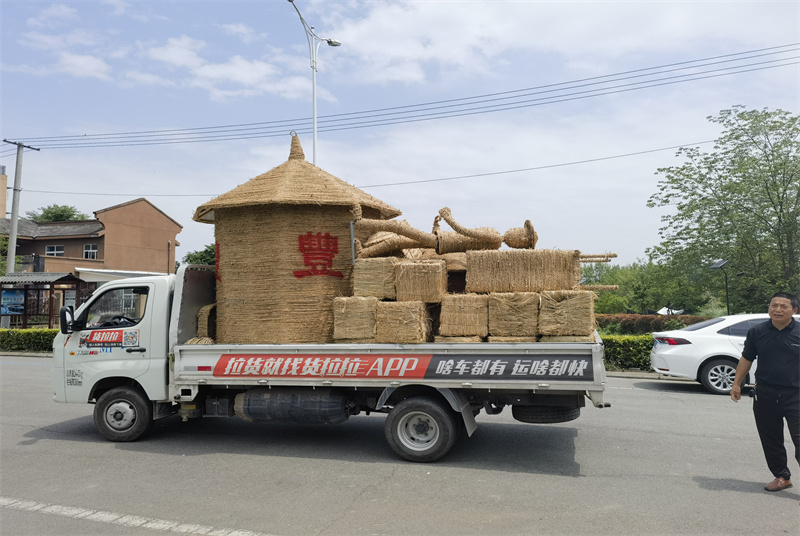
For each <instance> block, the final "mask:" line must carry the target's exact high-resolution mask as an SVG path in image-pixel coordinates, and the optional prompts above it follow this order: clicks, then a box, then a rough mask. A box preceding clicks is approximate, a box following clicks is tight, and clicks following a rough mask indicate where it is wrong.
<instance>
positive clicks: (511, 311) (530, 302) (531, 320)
mask: <svg viewBox="0 0 800 536" xmlns="http://www.w3.org/2000/svg"><path fill="white" fill-rule="evenodd" d="M489 333H490V334H491V335H492V336H493V337H527V338H531V337H532V338H534V339H535V338H536V336H537V335H538V334H539V294H538V293H536V292H495V293H492V294H489Z"/></svg>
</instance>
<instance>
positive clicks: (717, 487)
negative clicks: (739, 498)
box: [692, 476, 797, 501]
mask: <svg viewBox="0 0 800 536" xmlns="http://www.w3.org/2000/svg"><path fill="white" fill-rule="evenodd" d="M692 480H694V481H695V482H697V484H698V485H699V486H700V487H701V488H703V489H707V490H710V491H738V492H741V493H757V494H759V495H760V494H767V495H774V496H775V497H779V498H783V499H789V500H791V501H796V500H797V493H793V492H792V490H791V489H789V490H785V491H779V492H775V493H772V492H769V491H766V490H765V489H764V484H765V483H766V482H748V481H746V480H737V479H735V478H708V477H705V476H696V477H694V478H692Z"/></svg>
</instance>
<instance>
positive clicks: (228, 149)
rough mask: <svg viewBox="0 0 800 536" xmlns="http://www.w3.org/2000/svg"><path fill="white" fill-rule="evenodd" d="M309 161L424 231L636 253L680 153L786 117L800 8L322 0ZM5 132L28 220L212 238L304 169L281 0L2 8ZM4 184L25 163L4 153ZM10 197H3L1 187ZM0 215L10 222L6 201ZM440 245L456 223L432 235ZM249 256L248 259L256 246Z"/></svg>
mask: <svg viewBox="0 0 800 536" xmlns="http://www.w3.org/2000/svg"><path fill="white" fill-rule="evenodd" d="M295 5H296V6H297V8H298V9H299V10H300V13H301V14H302V16H303V18H304V19H305V20H306V21H307V22H308V24H309V25H311V26H314V27H315V31H316V33H317V35H318V36H320V37H321V38H324V39H328V38H331V39H335V40H337V41H339V42H341V43H342V44H341V46H338V47H329V46H327V44H326V43H325V42H322V43H321V45H320V48H319V52H318V72H317V99H316V100H317V107H318V120H317V125H318V129H319V132H318V139H317V146H316V153H317V158H316V164H317V165H318V166H319V167H320V168H322V169H324V170H325V171H327V172H328V173H331V174H332V175H334V176H336V177H339V178H340V179H342V180H345V181H347V182H348V183H350V184H353V185H355V186H357V187H359V188H362V189H363V190H364V191H366V192H367V193H369V194H371V195H373V196H375V197H377V198H379V199H381V200H382V201H384V202H386V203H388V204H390V205H392V206H394V207H396V208H398V209H399V210H401V211H402V212H403V216H401V219H406V220H408V221H409V223H411V224H412V225H413V226H415V227H417V228H418V229H421V230H423V231H430V230H431V226H432V224H433V220H434V218H435V216H436V215H437V214H438V211H439V210H440V209H441V208H443V207H449V208H450V209H451V211H452V214H453V217H454V218H455V219H456V220H457V221H458V222H459V223H460V224H461V225H464V226H466V227H493V228H495V229H497V230H499V231H500V232H501V233H504V232H505V231H506V230H508V229H510V228H514V227H521V226H522V225H523V223H524V221H525V220H531V222H532V223H533V225H534V228H535V229H536V231H537V233H538V235H539V244H538V246H537V247H539V248H554V249H579V250H581V251H582V252H584V253H604V252H612V253H617V254H618V257H617V259H616V260H615V263H617V264H621V265H626V264H630V263H632V262H636V261H638V260H644V259H646V250H647V248H649V247H652V246H655V245H657V244H658V243H659V234H658V231H659V228H660V227H661V225H662V223H661V218H662V216H663V215H664V214H667V213H668V211H669V210H670V209H669V208H648V207H647V200H648V198H649V197H650V196H651V195H653V194H654V193H655V192H656V191H658V181H659V175H658V174H657V170H658V169H659V168H664V167H669V166H677V165H680V164H682V163H683V162H682V161H681V160H680V159H679V158H678V157H677V156H676V152H677V148H678V147H680V146H687V147H688V146H698V147H700V148H701V149H702V150H704V151H711V150H713V143H710V142H711V141H712V140H714V139H715V138H717V137H719V135H720V130H719V127H718V125H716V124H714V123H712V122H710V121H708V119H707V118H708V117H709V116H715V115H717V114H718V113H719V112H720V111H721V110H723V109H728V108H731V107H732V106H734V105H743V106H745V107H747V108H748V109H763V108H769V109H783V110H787V111H789V112H792V113H795V114H797V113H798V112H800V68H799V67H798V56H799V55H798V50H799V49H800V46H798V43H800V2H796V1H794V0H787V1H770V0H759V1H702V0H696V1H691V2H686V1H660V2H659V1H655V2H651V1H620V2H610V1H581V2H572V1H558V2H541V1H480V0H474V1H447V0H440V1H428V0H426V1H404V0H398V1H364V0H342V1H333V0H325V1H313V0H296V1H295ZM0 20H1V22H0V24H1V25H2V26H0V30H2V32H1V33H2V37H1V38H0V39H1V40H2V41H1V45H2V55H1V57H0V77H1V78H0V91H1V93H0V100H1V101H2V104H1V105H0V113H1V114H2V115H1V116H0V136H2V138H5V139H8V140H11V141H17V142H22V143H25V144H27V145H30V146H32V147H36V148H39V149H40V150H39V151H32V150H26V151H25V152H24V153H23V166H22V191H21V194H20V214H21V215H24V214H25V212H27V211H33V210H36V209H38V208H40V207H44V206H47V205H50V204H65V205H72V206H75V207H77V208H78V209H79V210H80V211H82V212H84V213H87V214H89V215H91V214H92V213H93V212H94V211H97V210H100V209H103V208H106V207H110V206H113V205H117V204H120V203H125V202H127V201H130V200H132V199H136V198H139V197H145V198H147V199H148V200H149V201H150V202H152V203H153V204H154V205H156V206H157V207H159V208H160V209H161V210H162V211H163V212H165V213H166V214H168V215H169V216H170V217H172V218H173V219H175V220H176V221H177V222H179V223H180V224H181V225H183V230H182V232H181V233H180V234H179V235H178V241H179V242H180V244H181V245H180V247H179V248H178V250H177V256H178V258H181V257H183V256H184V255H185V254H186V253H188V252H192V251H197V250H201V249H203V248H204V247H205V246H206V245H207V244H210V243H212V242H213V241H214V235H213V232H214V231H213V226H212V225H208V224H202V223H197V222H194V221H192V215H193V213H194V210H195V208H196V207H197V206H199V205H201V204H203V203H205V202H206V201H208V200H210V199H212V198H213V197H215V196H217V195H219V194H222V193H225V192H227V191H230V190H232V189H233V188H235V187H237V186H238V185H240V184H243V183H245V182H247V181H248V180H250V179H252V178H254V177H256V176H258V175H260V174H261V173H264V172H266V171H268V170H270V169H272V168H274V167H276V166H278V165H280V164H282V163H283V162H285V161H286V160H287V158H288V155H289V148H290V142H291V137H290V132H292V131H296V132H297V133H298V135H299V137H300V141H301V143H302V145H303V149H304V151H305V155H306V160H308V161H309V162H311V161H312V154H313V138H312V135H311V124H312V121H311V117H312V69H311V67H310V58H309V46H308V42H307V38H306V34H305V31H304V29H303V25H302V23H301V19H300V17H299V16H298V12H297V11H296V10H295V8H294V7H293V6H292V4H291V3H290V2H288V1H286V0H261V1H182V0H177V1H157V2H155V1H142V2H139V1H133V0H131V1H128V2H125V1H121V0H107V1H106V0H96V1H71V2H50V1H45V2H40V1H36V0H29V1H9V0H2V2H0ZM0 156H2V158H1V159H0V164H2V165H5V166H6V174H7V175H8V177H9V186H11V185H13V180H14V173H15V169H16V148H15V146H13V145H9V144H3V146H2V147H0ZM9 193H10V191H9ZM6 210H7V213H10V212H11V195H9V201H8V206H7V208H6ZM443 228H444V229H447V227H446V225H444V227H443ZM254 254H258V252H254Z"/></svg>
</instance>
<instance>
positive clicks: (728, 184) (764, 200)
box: [648, 106, 800, 312]
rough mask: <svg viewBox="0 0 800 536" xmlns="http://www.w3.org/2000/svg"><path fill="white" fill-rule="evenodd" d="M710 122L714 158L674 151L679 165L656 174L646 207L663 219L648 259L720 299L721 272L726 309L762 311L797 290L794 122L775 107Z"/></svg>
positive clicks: (729, 113) (798, 176)
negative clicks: (658, 210)
mask: <svg viewBox="0 0 800 536" xmlns="http://www.w3.org/2000/svg"><path fill="white" fill-rule="evenodd" d="M708 120H709V121H711V122H713V123H716V124H718V125H720V126H721V127H722V134H721V136H720V137H719V138H718V139H717V140H716V144H715V146H714V150H713V152H709V153H703V152H700V150H699V149H698V148H696V147H684V148H681V149H680V150H679V151H678V153H677V156H678V157H680V158H683V159H684V160H685V163H683V164H682V165H680V166H672V167H666V168H660V169H659V170H658V172H657V174H658V175H661V176H662V177H663V178H662V179H661V180H660V181H659V183H658V188H659V191H658V192H657V193H655V194H653V195H652V196H651V197H650V199H649V201H648V206H649V207H673V208H674V212H673V213H671V214H668V215H666V216H664V217H663V218H662V221H663V222H664V226H663V227H662V228H661V229H660V231H659V234H660V237H661V243H660V244H659V245H658V246H655V247H653V248H651V249H649V250H648V254H649V255H650V257H651V259H653V260H654V261H656V262H658V263H659V264H663V265H665V266H667V267H668V268H669V269H671V270H673V271H674V270H677V271H681V270H683V271H685V272H687V273H688V272H693V273H694V275H693V276H691V277H692V278H693V279H694V280H695V282H699V283H702V284H703V285H704V286H705V288H707V289H714V290H715V294H716V296H717V297H718V298H719V297H721V300H722V303H724V300H725V296H724V281H723V274H722V273H719V271H716V270H715V271H714V272H711V271H709V270H707V268H708V266H709V265H710V264H711V263H712V262H713V260H714V259H727V260H728V261H729V263H728V265H727V266H726V267H725V270H726V273H727V276H728V284H729V296H730V301H731V310H732V312H745V311H762V310H763V309H764V306H765V303H766V299H767V297H768V296H769V295H770V294H771V293H772V292H774V291H777V290H793V291H794V292H797V290H798V288H800V121H799V119H798V116H794V115H792V114H790V113H789V112H786V111H783V110H774V111H770V110H767V109H764V110H747V109H745V108H744V107H743V106H735V107H733V108H732V109H729V110H722V111H721V112H720V113H719V115H718V116H716V117H709V118H708Z"/></svg>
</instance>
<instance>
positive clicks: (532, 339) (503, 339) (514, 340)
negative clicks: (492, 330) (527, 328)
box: [489, 336, 538, 343]
mask: <svg viewBox="0 0 800 536" xmlns="http://www.w3.org/2000/svg"><path fill="white" fill-rule="evenodd" d="M489 342H506V343H508V342H510V343H525V342H538V341H537V339H536V337H495V336H490V337H489Z"/></svg>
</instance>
